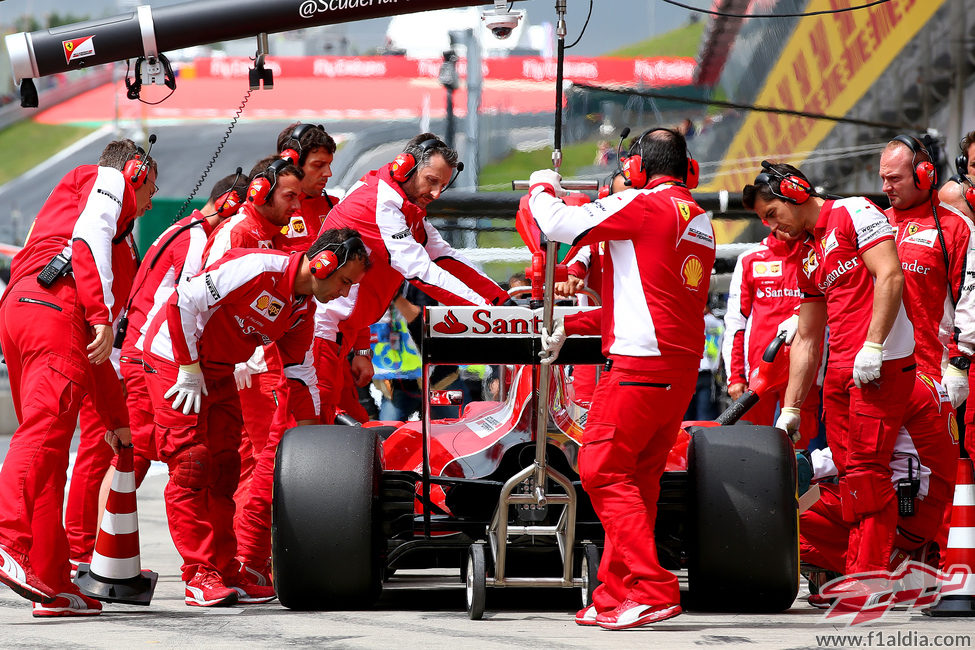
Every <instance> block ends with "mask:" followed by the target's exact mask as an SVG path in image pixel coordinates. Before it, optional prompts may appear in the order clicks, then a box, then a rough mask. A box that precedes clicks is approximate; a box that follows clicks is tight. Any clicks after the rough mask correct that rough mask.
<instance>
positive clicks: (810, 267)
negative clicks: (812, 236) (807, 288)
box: [802, 250, 819, 277]
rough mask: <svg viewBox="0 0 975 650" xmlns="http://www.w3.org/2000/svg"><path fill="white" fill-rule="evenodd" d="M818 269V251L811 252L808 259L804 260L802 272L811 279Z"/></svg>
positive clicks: (807, 256)
mask: <svg viewBox="0 0 975 650" xmlns="http://www.w3.org/2000/svg"><path fill="white" fill-rule="evenodd" d="M817 268H819V258H818V257H816V251H813V250H811V251H809V254H808V255H806V259H804V260H802V272H803V273H805V274H806V277H811V276H812V274H813V271H815V270H816V269H817Z"/></svg>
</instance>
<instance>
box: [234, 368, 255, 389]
mask: <svg viewBox="0 0 975 650" xmlns="http://www.w3.org/2000/svg"><path fill="white" fill-rule="evenodd" d="M253 374H254V371H252V370H251V369H250V366H248V365H247V363H246V362H244V363H238V364H237V365H236V366H234V381H235V382H237V390H244V389H245V388H250V387H251V375H253Z"/></svg>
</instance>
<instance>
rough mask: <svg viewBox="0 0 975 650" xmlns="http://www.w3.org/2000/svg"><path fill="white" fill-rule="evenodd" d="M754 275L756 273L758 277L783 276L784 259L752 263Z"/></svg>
mask: <svg viewBox="0 0 975 650" xmlns="http://www.w3.org/2000/svg"><path fill="white" fill-rule="evenodd" d="M752 275H754V276H755V277H756V278H778V277H782V260H773V261H771V262H755V263H754V264H752Z"/></svg>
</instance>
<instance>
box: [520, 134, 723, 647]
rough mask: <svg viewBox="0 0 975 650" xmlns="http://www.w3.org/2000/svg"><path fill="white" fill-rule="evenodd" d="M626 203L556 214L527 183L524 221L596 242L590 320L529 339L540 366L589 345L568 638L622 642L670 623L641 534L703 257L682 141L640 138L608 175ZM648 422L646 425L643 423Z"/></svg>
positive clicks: (679, 385)
mask: <svg viewBox="0 0 975 650" xmlns="http://www.w3.org/2000/svg"><path fill="white" fill-rule="evenodd" d="M621 164H622V168H623V173H624V176H625V180H626V182H627V184H628V185H629V188H628V189H625V190H624V191H622V192H619V193H616V194H613V195H611V196H608V197H606V198H602V199H598V200H597V201H595V202H593V203H588V204H585V205H581V206H567V205H566V204H565V202H564V201H562V200H561V199H560V197H561V196H563V195H564V194H565V193H564V191H563V190H562V188H561V187H560V184H559V183H560V180H561V177H560V176H559V175H558V174H557V173H556V172H554V171H551V170H541V171H536V172H534V173H533V174H532V175H531V177H530V179H529V180H530V183H531V188H530V189H529V197H530V198H529V207H530V209H531V212H532V214H533V215H534V218H535V220H536V221H537V223H538V226H539V228H541V230H542V232H544V233H545V235H546V236H548V237H549V238H550V239H552V240H555V241H560V242H565V243H570V244H593V243H598V242H605V255H604V256H603V280H602V287H601V291H600V295H601V296H602V297H603V301H604V302H603V306H602V307H601V308H600V309H597V310H593V311H589V312H585V313H580V314H577V315H574V316H568V317H566V318H564V319H557V320H556V322H555V324H554V327H553V331H552V332H551V334H549V333H548V332H543V335H542V347H543V352H542V353H541V354H542V357H543V362H545V363H551V362H552V361H554V360H555V358H556V357H557V355H558V351H559V349H560V348H561V346H562V344H563V343H564V342H565V338H566V336H570V335H572V334H583V333H585V334H590V333H592V334H595V333H601V334H602V348H603V354H604V355H605V356H606V357H607V359H608V361H607V363H606V370H605V371H604V372H603V373H602V374H601V375H600V378H599V383H598V384H597V385H596V389H595V392H594V393H593V397H592V407H591V408H590V410H589V416H588V418H587V422H586V428H585V433H584V436H583V444H582V449H581V450H580V452H579V475H580V477H581V479H582V486H583V488H584V489H585V490H586V493H587V494H588V495H589V497H590V499H591V500H592V504H593V507H594V509H595V511H596V514H597V515H598V516H599V519H600V521H602V523H603V527H604V529H605V531H606V543H605V549H604V551H603V556H602V560H601V562H600V566H599V579H600V581H601V582H602V584H601V585H600V586H599V587H598V588H597V589H596V591H595V593H594V594H593V605H591V606H590V607H587V608H585V609H582V610H580V611H579V612H578V613H577V614H576V618H575V620H576V623H578V624H580V625H599V626H601V627H603V628H606V629H625V628H631V627H637V626H641V625H648V624H651V623H655V622H657V621H662V620H664V619H668V618H671V617H673V616H677V615H678V614H680V613H681V608H680V591H679V588H678V584H677V577H676V576H675V575H674V574H673V573H671V572H670V571H668V570H666V569H664V568H663V567H661V566H660V563H659V561H658V560H657V550H656V544H655V541H654V522H655V520H656V515H657V512H656V511H657V497H658V496H659V493H660V478H661V476H662V474H663V471H664V465H665V463H666V459H667V454H668V453H669V451H670V448H671V446H672V445H673V443H674V440H675V439H676V437H677V432H678V430H679V429H680V423H681V420H682V419H683V416H684V411H685V410H686V409H687V405H688V403H689V402H690V399H691V395H692V394H693V392H694V389H695V385H696V383H697V377H698V364H699V362H700V360H701V354H702V351H703V350H704V307H705V304H706V303H707V299H708V288H709V283H710V277H711V268H712V266H713V265H714V257H715V244H714V233H713V230H712V227H711V221H710V219H709V218H708V216H707V214H706V213H705V212H704V210H702V209H701V208H700V207H699V206H698V205H697V203H695V202H694V199H693V198H692V197H691V194H690V191H689V188H691V189H692V188H693V187H695V186H696V184H697V163H696V162H695V161H694V160H693V159H691V158H690V157H689V156H688V153H687V144H686V142H685V141H684V137H683V136H682V135H680V134H679V133H677V132H675V131H673V130H670V129H661V128H656V129H650V130H649V131H647V132H645V133H644V134H643V135H641V136H640V137H639V138H637V139H636V141H635V142H633V144H632V145H631V146H630V149H629V155H628V157H627V158H626V159H625V160H624V161H622V163H621ZM651 414H652V415H653V417H649V416H650V415H651Z"/></svg>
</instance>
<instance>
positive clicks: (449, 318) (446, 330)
mask: <svg viewBox="0 0 975 650" xmlns="http://www.w3.org/2000/svg"><path fill="white" fill-rule="evenodd" d="M433 331H434V332H437V333H439V334H463V333H464V332H466V331H467V325H464V324H463V323H461V322H460V321H459V320H457V317H456V316H454V312H452V311H450V310H448V311H447V315H446V316H444V319H443V320H442V321H440V322H439V323H437V324H435V325H434V326H433Z"/></svg>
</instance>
